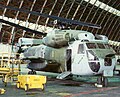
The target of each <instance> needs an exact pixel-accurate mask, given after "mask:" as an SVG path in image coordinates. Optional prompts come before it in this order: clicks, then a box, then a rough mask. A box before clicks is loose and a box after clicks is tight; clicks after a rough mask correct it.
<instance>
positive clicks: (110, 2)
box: [0, 0, 120, 42]
mask: <svg viewBox="0 0 120 97" xmlns="http://www.w3.org/2000/svg"><path fill="white" fill-rule="evenodd" d="M0 4H1V5H4V6H11V7H14V8H21V9H24V10H30V11H36V12H39V13H45V14H49V15H55V16H58V17H63V18H67V19H72V20H78V21H82V22H87V23H92V24H97V25H100V26H101V29H96V28H91V27H86V26H75V25H71V28H72V29H81V30H87V31H90V32H92V33H94V34H103V35H106V36H108V38H109V39H110V40H112V41H120V1H119V0H0ZM5 17H7V18H11V19H14V20H19V21H20V22H18V23H19V24H20V23H21V21H24V22H26V25H25V26H26V27H29V26H30V25H29V23H34V24H36V26H35V30H37V29H41V31H43V32H45V31H46V30H45V29H46V28H45V27H53V24H52V23H51V22H53V21H54V20H53V19H50V18H45V17H42V16H36V15H32V14H29V13H24V12H19V11H14V10H10V9H7V8H3V7H0V18H5ZM38 25H43V26H45V27H44V28H42V27H41V28H40V26H38ZM13 32H16V33H13ZM13 34H15V41H17V40H18V38H19V37H22V36H24V37H35V38H39V37H41V36H40V35H37V34H32V33H29V32H25V31H23V30H22V29H18V28H14V27H11V26H8V25H7V26H6V25H4V26H2V29H1V34H0V35H1V36H2V39H1V42H8V41H9V39H10V37H11V35H13Z"/></svg>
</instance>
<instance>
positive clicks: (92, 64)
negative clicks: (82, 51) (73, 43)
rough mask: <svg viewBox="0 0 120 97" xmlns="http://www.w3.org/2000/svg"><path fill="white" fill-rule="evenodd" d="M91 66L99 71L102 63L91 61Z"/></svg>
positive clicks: (93, 69)
mask: <svg viewBox="0 0 120 97" xmlns="http://www.w3.org/2000/svg"><path fill="white" fill-rule="evenodd" d="M89 66H90V68H91V70H92V71H93V72H98V71H99V69H100V63H99V62H89Z"/></svg>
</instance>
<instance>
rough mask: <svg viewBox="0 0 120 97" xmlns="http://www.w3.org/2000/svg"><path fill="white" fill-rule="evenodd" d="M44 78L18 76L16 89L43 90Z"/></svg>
mask: <svg viewBox="0 0 120 97" xmlns="http://www.w3.org/2000/svg"><path fill="white" fill-rule="evenodd" d="M45 84H46V76H42V75H18V81H17V88H23V89H25V91H28V90H29V89H34V88H35V89H36V88H40V89H42V90H44V89H45Z"/></svg>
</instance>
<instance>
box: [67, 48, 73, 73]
mask: <svg viewBox="0 0 120 97" xmlns="http://www.w3.org/2000/svg"><path fill="white" fill-rule="evenodd" d="M71 54H72V50H71V49H67V50H66V66H67V71H71Z"/></svg>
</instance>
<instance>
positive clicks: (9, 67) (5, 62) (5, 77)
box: [0, 52, 21, 86]
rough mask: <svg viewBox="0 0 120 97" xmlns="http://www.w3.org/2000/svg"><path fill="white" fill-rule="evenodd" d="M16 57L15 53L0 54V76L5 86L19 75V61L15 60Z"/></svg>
mask: <svg viewBox="0 0 120 97" xmlns="http://www.w3.org/2000/svg"><path fill="white" fill-rule="evenodd" d="M16 55H17V54H16V53H8V52H4V53H0V76H1V77H2V82H3V83H4V85H5V86H6V85H7V82H12V81H14V80H15V79H16V77H17V75H18V74H20V63H21V60H20V59H18V58H16Z"/></svg>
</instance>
